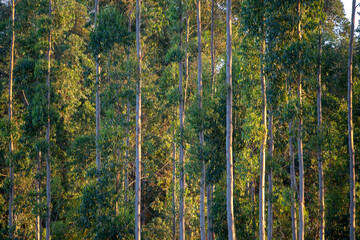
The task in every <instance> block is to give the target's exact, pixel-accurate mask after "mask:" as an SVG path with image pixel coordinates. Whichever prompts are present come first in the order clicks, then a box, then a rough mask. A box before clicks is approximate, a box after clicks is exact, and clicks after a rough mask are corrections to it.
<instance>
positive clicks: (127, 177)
mask: <svg viewBox="0 0 360 240" xmlns="http://www.w3.org/2000/svg"><path fill="white" fill-rule="evenodd" d="M130 3H131V5H132V1H130ZM131 14H132V10H131V11H130V12H129V25H128V32H129V34H130V33H131ZM130 49H131V48H130V46H129V47H128V50H127V54H126V55H127V56H126V58H127V59H126V62H127V71H128V72H127V75H128V76H127V78H128V79H127V84H128V90H130V77H131V73H130V66H129V64H130ZM129 135H130V98H129V96H127V103H126V150H125V203H128V191H129V171H128V167H129V149H130V136H129Z"/></svg>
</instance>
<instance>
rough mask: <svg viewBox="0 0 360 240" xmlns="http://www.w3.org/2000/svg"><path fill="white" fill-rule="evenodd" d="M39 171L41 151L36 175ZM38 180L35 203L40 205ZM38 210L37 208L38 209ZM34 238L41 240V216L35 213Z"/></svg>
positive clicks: (37, 182) (38, 182)
mask: <svg viewBox="0 0 360 240" xmlns="http://www.w3.org/2000/svg"><path fill="white" fill-rule="evenodd" d="M40 172H41V151H39V153H38V165H37V175H38V176H39V174H40ZM40 188H41V186H40V180H38V179H37V180H36V194H37V196H36V203H37V205H38V206H40ZM38 211H39V210H38ZM36 240H41V218H40V214H37V215H36Z"/></svg>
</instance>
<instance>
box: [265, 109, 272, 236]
mask: <svg viewBox="0 0 360 240" xmlns="http://www.w3.org/2000/svg"><path fill="white" fill-rule="evenodd" d="M269 157H270V159H271V161H274V160H273V157H274V132H273V114H272V111H270V113H269ZM268 182H269V198H268V232H267V235H268V240H271V239H272V235H273V204H272V201H273V172H272V168H271V167H270V169H269V172H268Z"/></svg>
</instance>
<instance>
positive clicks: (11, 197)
mask: <svg viewBox="0 0 360 240" xmlns="http://www.w3.org/2000/svg"><path fill="white" fill-rule="evenodd" d="M11 20H12V22H11V30H12V33H11V45H10V69H9V109H8V114H9V122H10V139H9V158H10V164H9V165H10V169H9V175H10V189H9V237H10V238H12V237H13V220H14V215H13V205H14V195H15V190H14V169H13V151H14V146H13V136H12V129H13V127H12V118H13V107H12V103H13V71H14V51H15V49H14V48H15V1H14V0H11Z"/></svg>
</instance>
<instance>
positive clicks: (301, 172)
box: [297, 0, 305, 240]
mask: <svg viewBox="0 0 360 240" xmlns="http://www.w3.org/2000/svg"><path fill="white" fill-rule="evenodd" d="M297 11H298V25H297V33H298V37H299V41H301V38H302V37H301V1H300V0H299V1H298V3H297ZM298 64H299V67H300V64H301V49H299V63H298ZM301 81H302V73H301V71H300V72H299V75H298V79H297V85H298V102H299V126H298V159H299V240H304V234H305V233H304V232H305V222H304V215H305V212H304V211H305V200H304V159H303V146H302V127H303V119H302V83H301Z"/></svg>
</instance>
